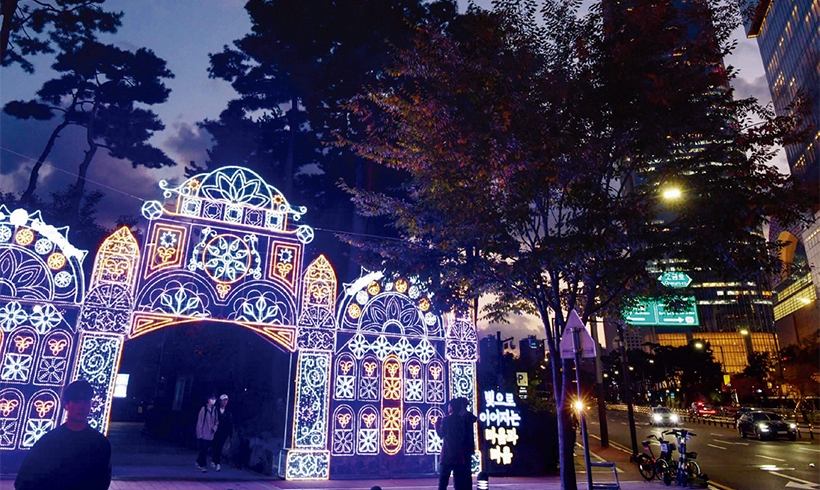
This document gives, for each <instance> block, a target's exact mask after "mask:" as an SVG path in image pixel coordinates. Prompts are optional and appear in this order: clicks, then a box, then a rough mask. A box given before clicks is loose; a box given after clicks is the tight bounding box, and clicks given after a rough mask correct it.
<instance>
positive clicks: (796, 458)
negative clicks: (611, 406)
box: [590, 411, 820, 490]
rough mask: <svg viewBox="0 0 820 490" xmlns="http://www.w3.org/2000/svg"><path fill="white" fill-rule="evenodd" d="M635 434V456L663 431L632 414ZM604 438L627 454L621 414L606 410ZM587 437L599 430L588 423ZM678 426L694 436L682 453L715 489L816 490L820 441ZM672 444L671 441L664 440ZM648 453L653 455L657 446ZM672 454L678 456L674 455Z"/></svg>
mask: <svg viewBox="0 0 820 490" xmlns="http://www.w3.org/2000/svg"><path fill="white" fill-rule="evenodd" d="M635 417H636V435H637V437H638V449H639V452H643V450H642V448H641V441H642V440H646V439H647V437H646V436H647V435H648V434H657V435H661V432H662V431H663V430H664V429H669V428H670V427H667V428H657V427H653V426H650V425H649V423H648V419H647V416H646V415H642V414H636V415H635ZM607 419H608V420H609V425H608V429H609V435H610V440H611V441H612V442H613V446H616V447H617V446H620V447H621V448H622V449H624V450H625V451H626V452H631V450H630V448H631V439H630V436H629V426H628V423H627V416H626V412H617V411H609V412H608V416H607ZM590 426H591V432H592V433H594V434H598V433H599V432H600V426H599V424H598V422H597V421H591V422H590ZM679 427H683V428H686V429H688V430H691V431H693V432H694V433H695V434H696V436H695V437H692V439H691V440H690V441H689V443H688V445H687V451H695V452H697V453H698V456H697V462H698V464H699V465H700V468H701V471H702V472H703V473H706V474H707V475H709V481H710V483H711V484H712V485H713V486H715V487H716V488H720V489H732V490H747V489H748V490H769V489H771V490H775V489H778V490H779V489H790V490H793V489H809V490H820V469H818V468H820V436H818V435H815V438H814V439H810V438H809V437H808V435H807V434H803V435H802V437H801V438H800V439H798V440H796V441H789V440H787V439H780V440H765V441H760V440H757V439H754V438H751V437H749V438H745V439H744V438H741V437H740V435H739V434H738V432H737V431H736V430H735V429H733V428H729V427H719V426H714V425H704V424H698V423H688V422H687V423H684V424H681V425H679ZM666 437H667V439H668V440H670V441H672V440H673V439H672V437H671V436H666ZM653 450H654V451H655V453H656V454H657V453H658V450H659V447H658V445H657V443H654V444H653ZM676 454H677V453H676Z"/></svg>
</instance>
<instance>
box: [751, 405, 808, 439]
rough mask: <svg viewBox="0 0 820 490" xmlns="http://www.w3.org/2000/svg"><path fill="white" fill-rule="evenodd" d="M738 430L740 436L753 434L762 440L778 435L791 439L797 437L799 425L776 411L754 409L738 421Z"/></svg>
mask: <svg viewBox="0 0 820 490" xmlns="http://www.w3.org/2000/svg"><path fill="white" fill-rule="evenodd" d="M737 432H738V433H739V434H740V437H746V436H748V435H749V434H752V435H754V436H756V437H757V438H758V439H760V440H761V441H762V440H763V439H776V438H778V437H788V438H789V440H790V441H793V440H795V439H797V425H796V424H795V423H793V422H787V421H785V420H783V417H781V416H780V415H778V414H776V413H774V412H764V411H754V412H749V413H747V414H745V415H743V416H741V417H740V418H739V419H738V421H737Z"/></svg>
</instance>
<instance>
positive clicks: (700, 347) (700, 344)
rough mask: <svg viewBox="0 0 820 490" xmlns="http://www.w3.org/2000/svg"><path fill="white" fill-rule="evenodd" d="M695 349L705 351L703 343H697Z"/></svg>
mask: <svg viewBox="0 0 820 490" xmlns="http://www.w3.org/2000/svg"><path fill="white" fill-rule="evenodd" d="M695 349H703V342H695Z"/></svg>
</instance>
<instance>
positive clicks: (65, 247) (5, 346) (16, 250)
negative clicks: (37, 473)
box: [0, 205, 86, 451]
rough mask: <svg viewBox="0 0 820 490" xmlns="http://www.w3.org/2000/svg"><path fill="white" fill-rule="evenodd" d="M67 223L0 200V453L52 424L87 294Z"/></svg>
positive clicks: (80, 255) (27, 444)
mask: <svg viewBox="0 0 820 490" xmlns="http://www.w3.org/2000/svg"><path fill="white" fill-rule="evenodd" d="M67 235H68V228H59V229H58V228H55V227H53V226H51V225H48V224H46V223H45V222H43V219H42V217H41V215H40V212H39V211H38V212H34V213H29V212H28V211H26V210H23V209H16V210H14V211H10V210H9V209H8V208H7V207H6V206H3V205H0V353H2V358H0V450H6V451H12V450H28V449H30V448H31V447H32V446H33V445H34V443H35V442H37V440H38V439H39V438H40V437H41V436H42V435H43V434H45V433H46V432H48V431H49V430H51V429H53V428H54V427H56V425H57V424H58V418H59V416H60V410H61V405H60V392H61V390H62V387H63V386H64V385H65V384H66V382H67V381H68V375H69V371H70V370H71V365H72V363H73V360H74V357H75V351H76V348H75V343H76V342H75V339H76V336H77V329H76V323H77V320H78V316H79V312H80V306H81V305H80V302H81V301H82V299H83V295H84V293H85V280H84V276H83V273H82V261H83V259H84V258H85V255H86V252H85V251H83V250H78V249H77V248H75V247H74V246H72V245H71V244H70V243H69V242H68V239H67Z"/></svg>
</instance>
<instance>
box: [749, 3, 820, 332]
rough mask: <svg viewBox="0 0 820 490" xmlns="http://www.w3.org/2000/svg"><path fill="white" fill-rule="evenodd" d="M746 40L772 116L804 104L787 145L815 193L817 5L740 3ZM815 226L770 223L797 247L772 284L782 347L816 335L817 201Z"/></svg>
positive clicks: (819, 122) (819, 61) (819, 278)
mask: <svg viewBox="0 0 820 490" xmlns="http://www.w3.org/2000/svg"><path fill="white" fill-rule="evenodd" d="M741 5H742V7H743V8H744V12H745V26H746V34H747V36H748V37H750V38H755V39H756V40H757V44H758V47H759V49H760V55H761V58H762V61H763V67H764V68H765V71H766V79H767V81H768V83H769V90H770V91H771V94H772V102H773V105H774V109H775V112H776V113H777V115H780V116H783V115H787V114H788V113H789V110H790V105H791V104H793V103H795V102H798V101H800V102H803V103H805V104H806V105H807V107H808V109H809V114H808V116H807V120H806V124H807V126H810V127H811V129H810V130H809V134H808V137H807V139H806V140H804V141H801V142H798V143H794V144H789V145H786V147H785V150H786V157H787V159H788V163H789V169H790V170H791V173H792V175H794V176H796V177H798V178H800V179H801V180H803V181H804V182H805V183H806V184H807V188H808V189H809V190H810V191H813V192H815V193H818V192H820V0H741ZM813 213H814V218H815V222H814V224H813V225H812V226H810V227H808V228H807V229H803V230H801V229H798V228H794V229H789V230H781V229H780V228H779V225H778V224H777V223H773V226H772V230H771V233H772V234H773V235H772V237H775V236H777V238H778V239H779V240H781V241H787V242H797V243H793V244H792V246H793V247H795V248H796V254H795V253H794V249H793V250H792V252H791V253H790V254H787V255H790V256H789V257H786V258H784V257H783V254H781V258H783V259H784V263H785V265H784V270H783V273H782V274H781V275H780V277H777V278H774V283H775V284H774V287H773V290H774V293H775V320H776V321H777V327H778V332H779V333H781V337H783V339H782V340H783V344H784V345H785V344H790V343H792V342H796V341H799V340H800V339H801V338H804V337H806V336H807V335H810V334H811V333H812V332H813V331H815V330H817V328H818V324H820V310H819V309H818V303H817V296H818V286H820V247H818V246H817V243H818V234H819V233H820V197H817V196H816V199H815V207H814V209H813Z"/></svg>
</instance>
